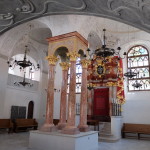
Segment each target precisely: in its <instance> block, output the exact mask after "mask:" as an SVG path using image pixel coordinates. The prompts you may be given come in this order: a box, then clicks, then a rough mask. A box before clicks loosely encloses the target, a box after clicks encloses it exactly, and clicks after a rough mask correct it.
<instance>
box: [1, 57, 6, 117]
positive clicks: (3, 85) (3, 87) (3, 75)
mask: <svg viewBox="0 0 150 150" xmlns="http://www.w3.org/2000/svg"><path fill="white" fill-rule="evenodd" d="M6 62H7V60H6V59H3V58H0V118H3V117H4V101H5V93H6V84H7V76H8V66H7V63H6Z"/></svg>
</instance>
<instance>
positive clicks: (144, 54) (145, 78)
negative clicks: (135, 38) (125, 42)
mask: <svg viewBox="0 0 150 150" xmlns="http://www.w3.org/2000/svg"><path fill="white" fill-rule="evenodd" d="M127 61H128V64H127V65H128V70H131V71H132V72H135V73H137V75H136V76H135V77H133V78H131V79H128V88H129V91H139V90H140V91H145V90H150V72H149V70H150V69H149V53H148V50H147V49H146V48H145V47H144V46H141V45H139V46H134V47H132V48H131V49H130V50H129V51H128V56H127ZM137 83H138V84H140V85H141V86H140V87H138V86H137V87H136V86H135V85H137Z"/></svg>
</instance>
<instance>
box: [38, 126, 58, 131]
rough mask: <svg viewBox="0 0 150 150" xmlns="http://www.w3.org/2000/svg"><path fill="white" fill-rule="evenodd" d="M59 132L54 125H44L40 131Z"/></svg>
mask: <svg viewBox="0 0 150 150" xmlns="http://www.w3.org/2000/svg"><path fill="white" fill-rule="evenodd" d="M57 130H58V129H57V127H56V126H54V124H44V125H43V126H42V127H41V129H40V131H43V132H55V131H57Z"/></svg>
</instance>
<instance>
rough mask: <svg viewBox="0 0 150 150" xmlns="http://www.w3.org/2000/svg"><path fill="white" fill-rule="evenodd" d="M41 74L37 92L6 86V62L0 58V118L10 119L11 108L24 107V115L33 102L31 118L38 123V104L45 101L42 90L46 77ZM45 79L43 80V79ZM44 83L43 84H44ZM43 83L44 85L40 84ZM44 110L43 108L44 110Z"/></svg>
mask: <svg viewBox="0 0 150 150" xmlns="http://www.w3.org/2000/svg"><path fill="white" fill-rule="evenodd" d="M44 75H45V74H44V73H43V74H42V77H43V78H42V81H43V82H40V84H39V88H38V90H37V91H32V90H30V89H23V88H16V87H13V86H9V85H7V79H8V65H7V60H6V59H3V58H0V118H10V113H11V106H25V107H26V110H27V111H26V115H27V112H28V103H29V102H30V101H33V102H34V114H33V117H34V118H36V119H37V120H38V121H39V120H40V119H41V118H40V107H41V105H40V102H41V101H43V102H45V101H46V97H45V93H44V92H43V91H44V88H45V84H46V82H47V77H45V76H44ZM44 77H45V78H44ZM44 81H45V82H44ZM42 83H44V85H43V84H42ZM44 110H45V108H44Z"/></svg>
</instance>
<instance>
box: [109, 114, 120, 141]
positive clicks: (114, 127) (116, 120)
mask: <svg viewBox="0 0 150 150" xmlns="http://www.w3.org/2000/svg"><path fill="white" fill-rule="evenodd" d="M122 125H123V123H122V116H111V133H112V134H113V139H114V140H116V141H117V140H119V139H121V129H122Z"/></svg>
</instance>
